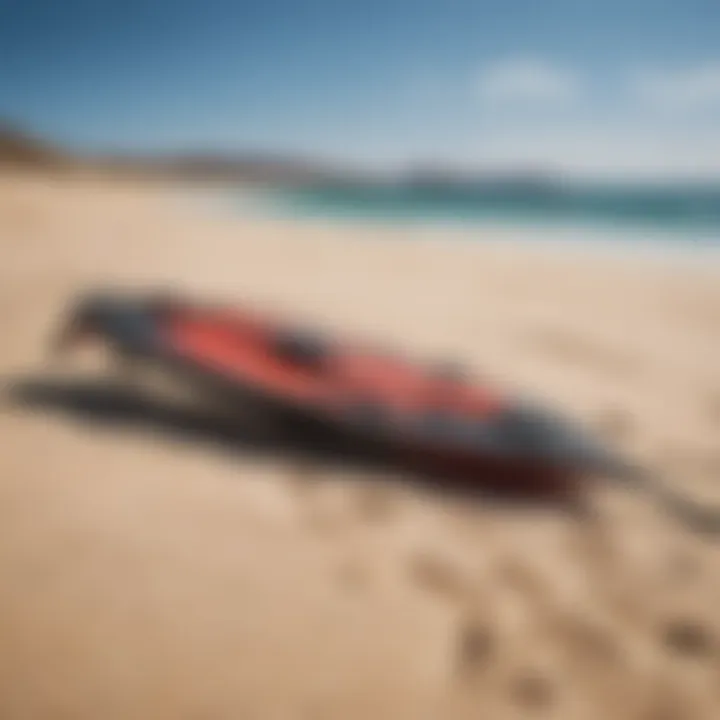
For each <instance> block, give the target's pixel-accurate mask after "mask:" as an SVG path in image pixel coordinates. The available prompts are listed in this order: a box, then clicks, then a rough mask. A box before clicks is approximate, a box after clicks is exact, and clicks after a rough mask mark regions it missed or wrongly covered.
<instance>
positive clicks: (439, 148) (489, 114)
mask: <svg viewBox="0 0 720 720" xmlns="http://www.w3.org/2000/svg"><path fill="white" fill-rule="evenodd" d="M0 117H4V118H7V119H9V120H11V121H14V122H16V123H18V124H20V125H25V126H27V127H28V128H30V129H32V130H35V131H36V132H38V133H40V134H43V135H46V136H49V137H50V138H54V139H56V140H57V141H59V142H62V143H65V144H68V145H70V146H72V147H78V148H87V149H99V148H102V149H115V150H156V149H158V150H166V149H167V150H171V149H187V148H202V149H215V150H259V151H279V152H293V153H300V154H310V155H319V156H322V157H327V158H337V159H348V160H350V161H352V162H357V163H361V164H366V165H370V166H374V167H375V166H377V167H390V166H394V165H397V164H402V163H406V162H421V163H422V162H447V163H453V164H461V165H464V164H467V165H468V166H473V165H478V164H485V165H488V164H489V165H492V166H517V165H528V164H529V165H539V166H545V165H556V166H559V167H562V168H566V169H568V170H570V171H572V172H579V173H583V172H584V173H589V174H603V173H605V174H607V173H610V174H613V173H614V174H618V173H625V174H628V173H640V174H643V173H645V174H650V175H663V174H670V175H682V174H689V175H692V174H706V175H707V174H717V175H720V2H719V1H718V0H672V1H670V0H542V1H540V0H490V1H487V2H483V1H482V0H354V1H353V2H349V1H346V0H264V1H258V2H252V3H251V2H244V1H242V0H234V1H231V0H204V1H200V0H0Z"/></svg>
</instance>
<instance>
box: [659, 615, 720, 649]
mask: <svg viewBox="0 0 720 720" xmlns="http://www.w3.org/2000/svg"><path fill="white" fill-rule="evenodd" d="M661 636H662V642H663V645H664V646H665V648H666V649H667V650H669V651H670V652H671V653H673V654H674V655H681V656H685V657H694V658H704V657H708V656H710V655H712V654H713V653H714V652H715V650H716V647H717V643H716V642H715V639H714V638H713V636H712V634H711V632H710V631H709V630H708V629H707V628H705V627H703V625H702V623H700V622H698V621H696V620H691V619H676V620H670V621H669V622H667V623H666V624H665V625H664V626H663V628H662V629H661Z"/></svg>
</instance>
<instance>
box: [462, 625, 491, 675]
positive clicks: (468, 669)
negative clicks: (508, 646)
mask: <svg viewBox="0 0 720 720" xmlns="http://www.w3.org/2000/svg"><path fill="white" fill-rule="evenodd" d="M495 650H496V638H495V635H494V634H493V632H492V629H491V628H490V626H489V625H488V624H486V623H483V622H480V621H478V620H471V621H467V622H466V623H465V624H464V625H462V626H461V627H460V630H459V632H458V644H457V658H456V669H457V673H458V675H460V676H464V677H467V676H473V675H475V674H476V673H478V672H480V671H482V670H483V669H485V668H486V667H488V665H489V664H490V662H491V661H492V658H493V656H494V654H495Z"/></svg>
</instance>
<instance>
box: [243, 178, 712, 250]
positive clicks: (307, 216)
mask: <svg viewBox="0 0 720 720" xmlns="http://www.w3.org/2000/svg"><path fill="white" fill-rule="evenodd" d="M232 202H233V205H234V207H235V208H236V209H237V210H238V211H240V210H243V211H248V210H249V211H251V212H258V211H259V212H260V213H263V214H266V215H268V214H269V215H272V216H274V217H286V218H288V217H291V218H293V219H296V220H303V219H304V220H312V221H318V220H319V221H324V222H340V223H348V222H350V223H356V222H361V223H363V224H372V223H377V224H381V225H388V224H391V225H403V226H410V227H413V226H415V227H422V228H425V227H430V228H432V227H453V228H461V229H463V230H469V231H471V235H472V231H473V230H474V229H477V230H482V229H484V228H492V229H493V230H502V231H503V235H504V237H517V238H521V239H523V240H537V241H541V240H545V239H554V240H556V241H557V240H559V241H562V242H571V243H572V242H585V243H587V242H588V241H590V240H592V241H596V242H600V243H605V244H607V243H610V244H613V245H618V244H619V245H622V246H626V245H628V244H631V243H632V244H636V245H643V246H648V245H652V246H662V247H666V248H667V247H675V248H676V249H680V248H683V249H684V250H691V251H692V250H693V249H698V250H700V249H703V250H713V251H720V183H717V184H702V185H701V184H694V185H690V184H685V185H662V186H660V185H655V186H652V185H640V184H635V185H631V184H624V185H621V184H614V185H613V184H594V185H593V184H577V185H558V186H548V187H540V188H534V187H522V186H517V187H515V186H512V185H502V184H500V185H497V186H492V185H487V184H486V185H484V186H482V187H473V186H471V185H463V186H447V187H444V186H440V187H424V186H416V187H413V186H408V185H402V184H395V185H392V184H387V185H381V184H377V185H366V186H315V187H307V188H300V189H276V190H272V191H267V192H262V193H260V194H252V195H251V196H248V195H247V194H245V195H243V196H242V198H241V197H240V196H235V200H233V201H232ZM482 235H483V234H482V233H481V232H478V233H477V237H478V238H480V237H482ZM463 236H467V233H463Z"/></svg>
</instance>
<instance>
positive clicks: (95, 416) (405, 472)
mask: <svg viewBox="0 0 720 720" xmlns="http://www.w3.org/2000/svg"><path fill="white" fill-rule="evenodd" d="M4 396H5V401H6V402H7V403H9V405H10V406H11V407H14V408H16V409H21V410H27V411H34V412H55V413H60V414H62V415H63V416H65V417H69V418H71V419H73V420H75V421H80V422H84V423H88V424H89V425H91V426H92V427H93V428H96V427H97V426H98V425H102V426H103V427H104V428H105V429H112V430H117V431H130V432H136V433H143V434H152V435H154V436H155V437H158V436H159V437H162V438H164V439H166V440H169V441H180V442H188V443H193V444H199V445H202V446H205V447H210V448H212V449H214V450H217V451H220V452H226V453H231V454H236V455H241V456H245V457H248V456H250V457H252V456H257V457H275V458H280V459H282V460H283V461H287V462H290V463H297V464H298V465H299V466H302V467H304V468H317V469H319V470H320V469H322V470H332V469H333V468H335V469H340V468H343V469H346V470H347V469H349V470H352V471H360V472H366V473H367V476H368V479H369V480H370V479H372V478H373V477H378V476H380V475H381V474H387V473H388V472H391V473H397V474H398V478H399V479H402V481H403V482H410V483H413V484H419V485H422V486H423V487H424V488H425V489H428V490H431V491H435V492H439V493H442V494H452V495H456V496H460V497H461V498H463V499H468V500H475V501H477V500H481V501H483V502H486V503H487V502H492V503H497V504H501V505H506V504H508V503H509V504H512V505H513V506H527V507H534V508H539V507H546V508H547V507H548V506H549V507H552V508H556V509H561V510H572V512H573V514H575V513H576V512H577V511H578V506H577V502H576V500H573V499H569V498H558V497H545V496H542V495H536V494H529V493H527V492H525V491H523V492H521V493H518V492H517V490H516V489H514V488H513V487H512V486H509V487H508V488H507V490H502V489H499V488H498V487H497V486H496V485H493V483H492V482H491V481H490V478H485V477H482V476H476V477H473V478H466V477H465V478H463V477H452V476H448V475H447V474H442V475H440V474H438V473H434V472H430V471H425V470H423V469H421V468H418V467H410V466H409V465H408V463H407V462H404V461H402V460H401V459H399V458H397V457H395V456H394V455H393V454H392V453H391V452H388V451H387V450H386V449H384V448H382V447H380V446H377V445H375V444H373V443H370V442H363V441H361V440H359V439H358V438H357V437H354V436H353V437H349V436H347V435H344V434H341V433H340V432H335V431H333V430H332V428H328V427H324V426H323V427H319V426H314V425H312V424H311V423H308V422H307V421H305V420H303V419H301V418H297V417H291V416H287V415H281V414H278V413H274V412H272V411H271V410H269V409H266V408H261V409H253V411H252V413H251V414H248V413H244V414H243V415H237V416H236V415H234V414H230V413H228V412H215V411H211V410H209V409H198V408H197V407H191V406H189V405H188V404H187V403H185V404H178V403H177V402H170V401H168V400H166V399H161V398H158V397H153V396H152V395H151V394H150V393H148V392H147V391H144V390H142V389H140V388H136V387H131V386H127V385H119V384H117V383H112V382H108V381H102V380H96V379H92V380H85V379H83V380H77V379H72V380H67V379H57V378H46V377H29V378H20V379H15V380H14V381H13V382H11V383H9V384H8V385H7V386H6V390H5V392H4ZM258 412H259V413H260V415H258V414H257V413H258ZM253 413H255V414H253ZM486 480H487V482H486Z"/></svg>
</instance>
